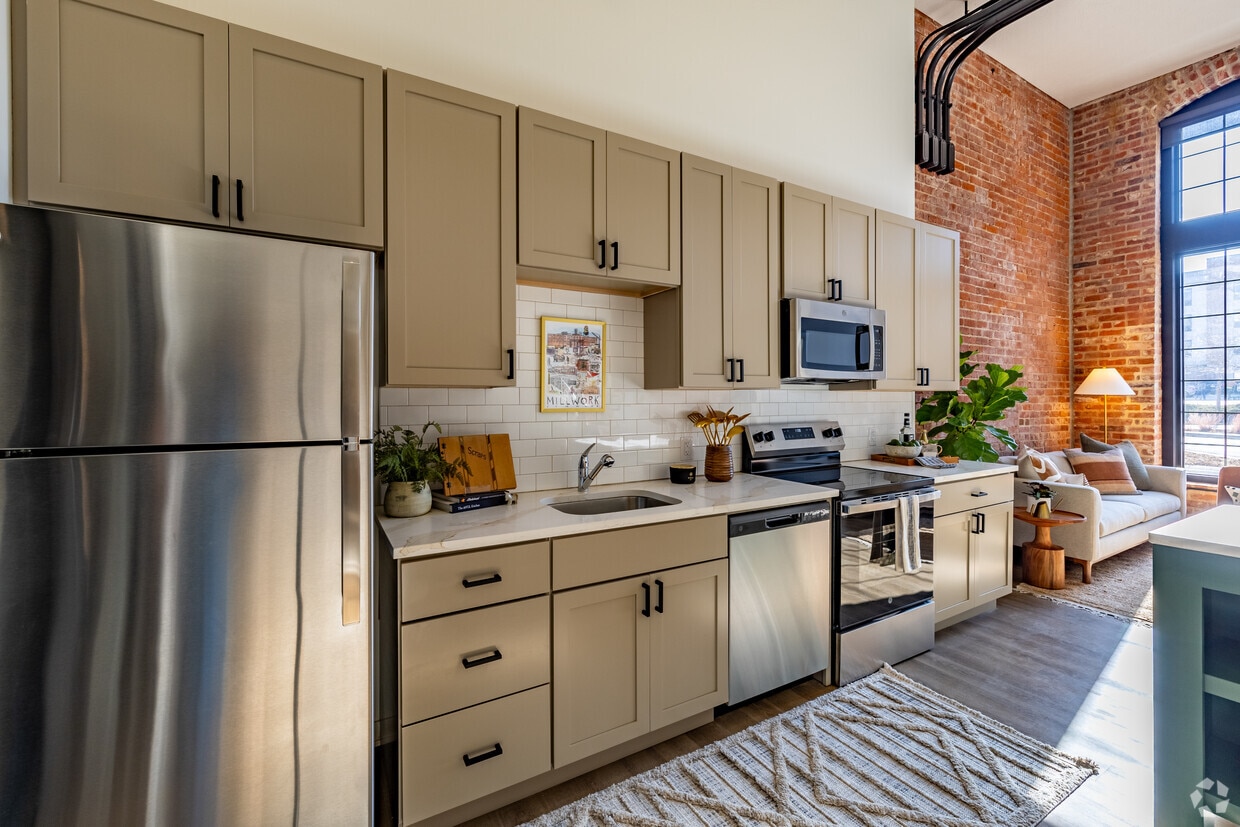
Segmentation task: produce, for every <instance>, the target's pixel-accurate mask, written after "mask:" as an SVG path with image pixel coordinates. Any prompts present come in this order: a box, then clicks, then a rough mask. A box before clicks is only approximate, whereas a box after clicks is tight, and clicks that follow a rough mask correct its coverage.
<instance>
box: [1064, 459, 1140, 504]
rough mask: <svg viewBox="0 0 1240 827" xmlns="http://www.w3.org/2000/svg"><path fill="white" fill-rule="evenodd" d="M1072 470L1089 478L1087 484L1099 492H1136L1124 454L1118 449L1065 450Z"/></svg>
mask: <svg viewBox="0 0 1240 827" xmlns="http://www.w3.org/2000/svg"><path fill="white" fill-rule="evenodd" d="M1064 453H1066V454H1067V455H1068V461H1069V462H1071V463H1072V470H1073V471H1075V472H1077V473H1078V474H1084V475H1085V476H1086V477H1088V478H1089V484H1090V485H1092V486H1093V487H1094V488H1097V489H1098V492H1099V493H1101V494H1137V493H1140V492H1138V491H1137V486H1135V485H1134V484H1133V482H1132V477H1131V476H1129V475H1128V465H1127V463H1125V462H1124V455H1123V454H1122V453H1121V452H1120V451H1119V450H1118V449H1116V450H1113V451H1103V452H1102V453H1099V454H1096V453H1088V452H1086V451H1082V450H1081V449H1080V448H1069V449H1068V450H1067V451H1065V452H1064Z"/></svg>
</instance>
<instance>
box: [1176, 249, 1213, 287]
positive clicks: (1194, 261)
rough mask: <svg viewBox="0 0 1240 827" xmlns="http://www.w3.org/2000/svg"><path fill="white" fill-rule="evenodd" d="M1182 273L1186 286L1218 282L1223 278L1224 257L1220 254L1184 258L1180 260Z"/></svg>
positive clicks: (1204, 254) (1202, 254)
mask: <svg viewBox="0 0 1240 827" xmlns="http://www.w3.org/2000/svg"><path fill="white" fill-rule="evenodd" d="M1180 272H1181V273H1182V274H1183V277H1184V285H1185V286H1188V285H1192V284H1201V283H1202V282H1206V281H1218V280H1219V279H1221V278H1222V277H1223V256H1222V254H1221V253H1219V252H1213V253H1201V254H1199V255H1192V256H1183V257H1182V258H1181V259H1180Z"/></svg>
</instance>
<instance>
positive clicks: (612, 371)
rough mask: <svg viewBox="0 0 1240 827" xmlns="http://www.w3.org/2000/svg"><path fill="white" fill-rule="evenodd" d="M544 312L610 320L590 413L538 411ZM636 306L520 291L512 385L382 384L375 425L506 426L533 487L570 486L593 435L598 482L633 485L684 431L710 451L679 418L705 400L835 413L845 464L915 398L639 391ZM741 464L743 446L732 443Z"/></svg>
mask: <svg viewBox="0 0 1240 827" xmlns="http://www.w3.org/2000/svg"><path fill="white" fill-rule="evenodd" d="M542 316H557V317H561V318H572V319H590V320H597V321H603V322H607V356H608V359H607V361H608V365H607V368H608V374H607V389H606V399H605V402H606V409H605V410H604V411H601V412H592V413H541V412H540V411H539V409H538V408H539V401H540V399H541V390H540V387H539V383H540V381H541V378H540V377H541V368H542V363H541V359H540V355H539V352H538V350H539V345H540V339H539V337H540V334H541V322H540V318H541V317H542ZM644 322H645V319H644V313H643V302H642V300H641V299H640V298H636V297H633V296H616V295H609V294H606V293H594V292H588V291H579V290H572V289H567V288H563V289H562V288H550V287H533V286H530V285H524V284H523V285H518V287H517V342H516V345H517V359H516V368H517V372H516V385H515V386H514V387H504V388H452V389H447V388H380V389H379V422H380V424H381V425H384V426H386V425H390V424H399V425H405V426H409V427H417V428H420V427H421V425H422V424H424V423H425V422H427V421H431V420H434V421H437V422H439V423H440V425H442V426H443V429H444V433H445V434H450V435H460V434H470V433H507V434H509V436H510V440H511V444H512V452H513V457H514V464H515V466H516V468H515V470H516V473H517V489H518V490H519V491H536V490H540V489H547V488H565V487H570V486H574V485H576V468H577V461H578V457H579V456H580V454H581V452H582V451H583V450H585V448H586V446H588V445H589V444H591V443H592V442H596V441H597V442H598V447H596V448H595V449H594V450H593V451H592V452H591V454H590V458H591V460H592V461H595V462H597V459H598V457H601V456H602V455H603V454H604V453H610V454H612V455H613V456H614V457H615V458H616V466H615V467H614V468H607V469H604V470H603V471H602V472H600V473H599V475H598V478H597V481H598V482H599V484H606V483H609V482H611V483H614V482H625V483H629V482H640V481H642V480H648V479H662V478H664V477H666V476H667V465H668V464H669V463H672V462H679V461H681V453H680V451H681V448H680V445H681V439H682V438H684V437H688V438H689V439H690V441H691V444H692V451H693V457H694V461H695V462H697V463H698V464H699V466H700V464H701V463H702V462H703V460H704V458H705V455H706V446H705V440H704V438H703V437H702V433H701V431H699V430H698V429H697V428H694V427H693V426H692V425H691V424H690V423H689V422H688V420H687V419H686V418H685V417H686V414H687V413H688V412H689V411H693V410H699V411H700V410H704V409H705V406H706V405H707V404H709V405H712V406H714V407H716V408H719V409H721V410H726V409H727V408H735V409H736V412H737V413H746V412H748V413H750V414H751V416H750V418H749V421H752V422H772V423H778V422H789V421H792V420H796V419H803V418H807V417H815V418H828V419H838V420H839V421H840V427H842V428H843V429H844V433H845V438H846V445H847V447H846V448H845V449H844V451H843V457H844V459H846V460H850V459H862V458H865V457H867V456H869V454H870V453H871V452H872V450H874V449H872V448H871V447H870V446H869V444H868V430H869V428H870V427H874V428H875V430H876V441H878V442H879V443H880V444H881V443H883V442H886V441H887V440H888V439H890V438H891V437H892V436H894V435H895V434H896V433H897V432H898V431H899V427H900V424H901V422H902V420H903V415H904V413H906V412H908V411H911V410H912V409H913V395H912V394H908V393H875V392H872V391H833V390H825V389H822V388H816V387H804V388H803V387H787V386H785V387H780V388H771V389H767V390H755V389H750V388H745V389H738V390H734V391H726V390H722V391H721V390H715V391H700V390H650V391H648V390H646V389H645V387H644V382H645V378H644V374H643V371H644V347H643V344H642V343H643V341H644V339H645V335H644V334H645V331H644ZM733 446H734V451H735V454H734V462H735V463H736V466H737V469H738V470H739V465H740V445H739V442H735V443H733Z"/></svg>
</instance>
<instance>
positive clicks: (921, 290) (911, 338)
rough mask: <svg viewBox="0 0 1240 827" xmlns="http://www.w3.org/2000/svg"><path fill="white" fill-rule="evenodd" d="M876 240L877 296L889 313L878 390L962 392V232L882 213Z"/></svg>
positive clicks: (882, 307)
mask: <svg viewBox="0 0 1240 827" xmlns="http://www.w3.org/2000/svg"><path fill="white" fill-rule="evenodd" d="M875 237H876V242H875V247H876V249H875V253H876V255H875V262H876V270H877V276H876V280H875V295H876V297H877V299H878V307H879V308H880V309H882V310H883V311H885V312H886V314H887V319H886V337H885V354H884V355H885V364H886V372H887V378H886V379H882V380H879V381H878V382H876V383H875V388H876V389H877V390H901V391H903V390H917V391H938V390H954V389H956V388H958V387H959V386H960V364H959V355H958V354H959V344H960V308H959V305H960V234H959V233H958V232H956V231H955V230H947V229H943V228H942V227H935V226H933V225H931V224H926V223H924V222H920V221H914V220H913V219H911V218H905V217H903V216H899V215H894V214H892V213H887V212H883V211H882V210H879V211H878V212H877V221H876V231H875Z"/></svg>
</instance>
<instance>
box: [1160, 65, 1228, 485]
mask: <svg viewBox="0 0 1240 827" xmlns="http://www.w3.org/2000/svg"><path fill="white" fill-rule="evenodd" d="M1160 126H1161V128H1162V238H1161V242H1162V273H1163V279H1162V284H1163V289H1162V298H1163V308H1162V315H1163V366H1164V367H1163V371H1164V377H1163V378H1164V382H1163V393H1164V400H1163V457H1164V461H1165V462H1169V463H1172V464H1175V465H1183V466H1185V468H1187V469H1188V473H1189V479H1192V480H1197V481H1210V482H1212V481H1214V480H1216V479H1217V478H1218V469H1219V468H1220V467H1222V466H1223V465H1240V82H1235V83H1231V84H1228V85H1227V86H1225V87H1223V88H1222V89H1219V90H1217V91H1214V92H1211V93H1210V94H1208V95H1206V96H1205V97H1203V98H1201V99H1200V100H1198V101H1196V102H1194V103H1192V104H1190V105H1189V106H1187V107H1185V108H1184V109H1182V110H1180V111H1179V112H1177V113H1176V114H1174V115H1172V116H1170V117H1169V118H1167V119H1166V120H1164V121H1163V122H1162V123H1161V124H1160Z"/></svg>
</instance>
